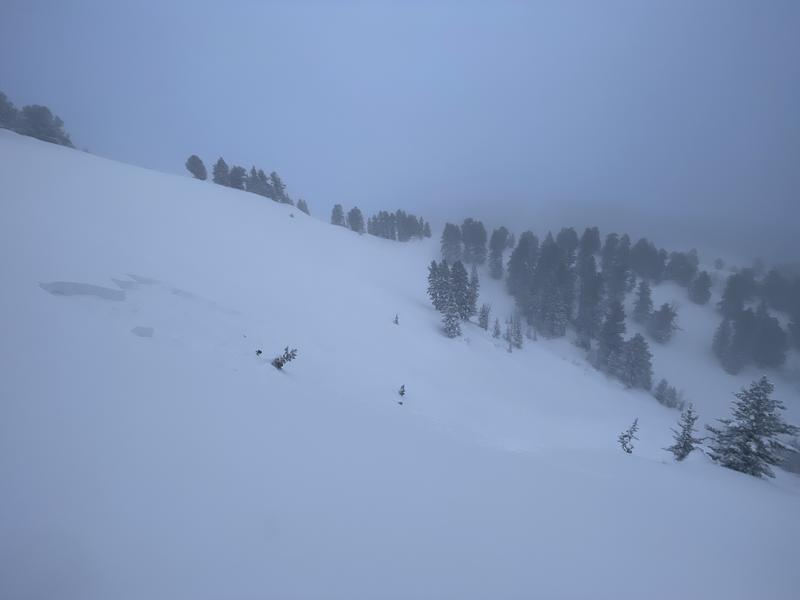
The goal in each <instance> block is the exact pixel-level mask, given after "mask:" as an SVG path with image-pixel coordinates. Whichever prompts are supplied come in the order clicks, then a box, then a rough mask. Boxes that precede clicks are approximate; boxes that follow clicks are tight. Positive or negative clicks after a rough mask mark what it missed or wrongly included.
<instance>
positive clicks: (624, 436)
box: [617, 417, 639, 454]
mask: <svg viewBox="0 0 800 600" xmlns="http://www.w3.org/2000/svg"><path fill="white" fill-rule="evenodd" d="M638 430H639V418H638V417H637V418H635V419H634V420H633V423H632V424H631V426H630V427H628V428H627V429H626V430H625V431H623V432H622V433H620V434H619V437H618V438H617V441H618V442H619V445H620V446H622V449H623V450H624V451H625V452H627V453H628V454H632V453H633V440H638V439H639V438H638V437H636V432H637V431H638Z"/></svg>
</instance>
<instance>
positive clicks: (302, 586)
mask: <svg viewBox="0 0 800 600" xmlns="http://www.w3.org/2000/svg"><path fill="white" fill-rule="evenodd" d="M0 199H1V200H2V218H0V244H2V260H1V261H0V281H1V282H2V293H0V319H2V331H0V598H3V599H6V598H7V599H28V598H36V599H39V598H42V599H44V598H58V599H59V600H64V599H81V600H90V599H97V600H111V599H114V600H122V599H132V600H133V599H137V600H138V599H147V600H154V599H162V598H163V599H170V600H174V599H264V598H279V599H284V598H312V599H316V598H320V599H326V598H337V599H360V598H363V599H377V600H380V599H395V598H396V599H416V598H426V599H438V598H442V599H444V598H447V599H450V598H452V599H472V598H474V599H507V598H508V599H511V598H519V599H531V598H592V599H602V598H615V599H617V598H648V599H654V598H665V599H666V598H669V599H674V598H683V599H686V598H704V599H707V598H720V599H731V598H743V599H780V598H798V597H800V569H798V568H797V549H798V544H799V543H800V478H798V477H797V476H795V475H791V474H788V473H786V472H784V471H780V470H778V471H777V478H776V479H775V480H769V481H766V480H758V479H754V478H752V477H749V476H746V475H742V474H739V473H735V472H732V471H729V470H726V469H723V468H720V467H718V466H716V465H714V464H712V463H711V462H709V461H708V459H706V458H705V457H704V456H703V455H701V454H699V453H695V454H693V455H692V456H690V458H689V459H688V460H687V461H686V462H685V463H683V464H676V463H674V462H672V460H671V455H670V454H668V453H667V452H665V451H663V450H662V448H664V447H665V446H667V445H669V443H670V442H671V434H670V427H673V426H675V423H676V422H677V419H678V412H677V411H673V410H668V409H666V408H664V407H662V406H661V405H659V404H658V403H657V402H656V401H655V400H654V399H653V398H651V397H650V396H648V395H647V394H644V393H640V392H632V391H627V390H625V389H624V388H623V387H622V386H621V385H620V384H619V383H617V382H615V381H612V380H610V379H608V378H606V377H605V376H604V375H602V374H600V373H598V372H596V371H594V370H593V369H592V368H590V367H589V366H588V365H587V364H586V362H585V361H584V359H583V354H582V353H581V351H579V350H578V349H577V348H575V347H573V346H572V345H571V344H570V342H569V341H568V340H558V341H543V340H540V341H538V342H526V346H525V348H524V349H523V350H522V351H519V352H514V353H513V354H508V353H507V352H506V351H505V349H504V348H503V347H502V346H500V345H499V344H496V343H495V341H494V340H493V339H492V338H491V335H489V334H487V333H486V332H484V331H482V330H481V329H479V328H478V327H477V326H476V325H467V326H466V327H465V329H464V332H465V335H464V337H462V338H459V339H456V340H450V339H447V338H446V337H444V335H442V333H441V332H440V329H439V316H438V314H437V313H436V312H435V311H434V310H433V308H432V307H431V306H430V305H429V302H428V300H427V297H426V294H425V288H426V276H427V265H428V263H429V262H430V260H431V259H432V258H437V259H438V253H437V249H438V232H434V238H433V240H429V241H426V242H410V243H406V244H401V243H396V242H390V241H386V240H382V239H378V238H374V237H370V236H366V235H364V236H359V235H356V234H354V233H352V232H350V231H347V230H345V229H343V228H338V227H334V226H331V225H329V224H327V223H326V222H325V220H326V217H327V215H317V216H318V218H309V217H307V216H306V215H304V214H302V213H300V212H299V211H297V210H296V209H293V208H292V207H291V206H286V205H279V204H276V203H273V202H271V201H269V200H267V199H265V198H262V197H260V196H256V195H253V194H248V193H244V192H239V191H235V190H231V189H227V188H223V187H220V186H216V185H213V184H211V183H209V182H200V181H194V180H191V179H188V178H186V177H180V176H174V175H166V174H161V173H157V172H153V171H148V170H145V169H141V168H136V167H132V166H129V165H125V164H120V163H116V162H113V161H109V160H105V159H101V158H98V157H95V156H92V155H89V154H85V153H82V152H79V151H75V150H69V149H66V148H62V147H59V146H54V145H49V144H46V143H43V142H39V141H36V140H33V139H30V138H23V137H20V136H17V135H15V134H12V133H10V132H7V131H0ZM387 208H389V207H387ZM391 208H394V207H391ZM311 209H312V212H313V211H314V206H313V205H312V206H311ZM292 215H293V217H292ZM423 216H425V215H423ZM462 216H464V217H465V216H468V215H462ZM532 225H535V224H532ZM565 225H569V223H565ZM516 233H519V231H517V232H516ZM537 233H539V234H541V233H544V232H537ZM603 233H605V232H603ZM630 233H631V234H634V235H635V233H636V232H630ZM705 258H709V257H705ZM481 275H482V284H483V288H482V298H481V301H490V302H491V303H492V304H493V307H494V309H493V310H494V311H495V313H496V314H498V315H499V316H500V317H501V320H502V319H503V318H504V317H505V316H506V315H507V314H508V311H509V310H510V307H511V302H510V299H509V298H508V297H507V296H506V295H505V294H504V292H503V291H502V286H501V284H499V283H495V282H490V281H489V280H488V277H486V276H485V271H482V272H481ZM670 294H674V295H675V297H676V298H679V299H680V308H679V311H680V312H679V319H680V320H681V322H680V324H681V327H682V328H683V329H682V330H681V331H679V332H678V333H677V335H676V337H675V339H674V340H673V341H672V342H671V343H670V345H669V346H666V347H655V345H653V346H654V347H653V350H654V353H655V358H654V366H655V372H656V377H660V376H661V375H667V377H668V378H669V379H670V380H671V382H672V383H674V384H676V385H677V386H678V387H679V388H682V389H684V391H685V392H686V395H687V398H688V399H689V400H691V401H693V402H694V404H695V407H696V408H697V410H698V412H699V413H700V415H701V418H702V419H703V420H705V421H706V422H709V421H711V420H712V419H714V418H716V417H722V416H727V412H728V406H729V404H730V401H731V400H732V399H733V396H732V393H733V392H735V391H737V390H738V389H739V388H740V387H741V386H742V385H744V384H746V383H748V382H749V381H750V380H752V379H754V378H755V377H756V376H757V375H758V373H757V372H756V371H749V372H747V373H745V374H743V375H741V376H740V377H731V376H729V375H727V374H725V373H724V372H723V371H722V370H721V369H720V368H719V367H718V366H717V365H716V364H714V362H713V360H712V358H711V357H710V352H709V349H708V346H709V345H710V340H711V332H713V329H714V327H715V326H716V324H717V322H718V318H717V317H716V316H715V314H714V312H713V309H712V308H711V307H697V306H694V305H691V304H690V303H689V302H688V301H685V300H683V298H684V297H685V296H684V295H685V290H679V289H678V288H672V287H670V286H666V285H663V286H659V287H657V288H656V290H655V299H656V300H658V301H663V299H664V298H665V297H669V296H670ZM715 300H716V299H715ZM715 300H712V302H713V301H715ZM395 314H397V315H399V321H400V324H399V325H394V324H393V322H392V320H393V318H394V316H395ZM493 318H494V315H493ZM630 333H631V328H630V327H629V334H630ZM287 345H288V346H290V347H296V348H297V349H298V351H299V356H298V358H297V360H295V361H293V362H291V363H289V364H288V365H287V366H286V368H285V369H284V370H283V371H282V372H281V371H278V370H276V369H275V368H273V367H272V366H270V365H269V360H270V359H271V358H272V357H273V356H275V355H276V354H277V353H279V352H280V351H282V350H283V348H284V347H285V346H287ZM257 349H262V350H263V351H264V354H263V356H262V357H256V354H255V351H256V350H257ZM791 361H794V362H793V365H794V366H790V367H788V368H787V369H786V371H785V374H783V375H780V374H774V373H771V374H769V375H770V376H771V377H772V379H773V381H774V383H775V386H776V396H778V397H780V398H781V399H782V400H783V401H784V402H785V403H786V404H787V406H788V407H789V410H788V411H787V414H786V416H787V418H788V419H789V420H790V421H792V422H795V423H798V422H800V418H798V417H800V411H799V410H798V408H800V406H799V405H800V401H799V400H798V396H799V395H800V393H799V392H798V383H797V372H796V364H797V362H796V361H797V356H796V355H793V356H792V357H791ZM791 376H794V377H795V379H794V380H792V379H791ZM401 385H405V386H406V390H407V395H406V396H405V403H404V405H403V406H400V405H398V403H397V400H398V398H399V397H398V395H397V390H398V389H399V387H400V386H401ZM634 417H639V423H640V426H641V429H640V432H639V437H640V438H641V441H639V442H637V443H636V445H635V450H634V454H632V455H626V454H625V453H623V452H622V451H621V449H620V447H619V446H618V444H617V440H616V438H617V435H618V434H619V432H620V431H622V430H623V429H625V428H626V427H628V425H630V423H631V421H632V420H633V419H634Z"/></svg>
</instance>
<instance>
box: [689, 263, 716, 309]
mask: <svg viewBox="0 0 800 600" xmlns="http://www.w3.org/2000/svg"><path fill="white" fill-rule="evenodd" d="M710 299H711V276H710V275H709V274H708V271H700V272H699V273H698V274H697V277H695V278H694V280H693V281H692V283H691V284H690V285H689V300H691V301H692V302H694V303H695V304H706V303H707V302H708V301H709V300H710Z"/></svg>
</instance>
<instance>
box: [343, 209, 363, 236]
mask: <svg viewBox="0 0 800 600" xmlns="http://www.w3.org/2000/svg"><path fill="white" fill-rule="evenodd" d="M347 226H348V227H349V228H350V229H352V230H353V231H355V232H356V233H364V215H363V214H362V213H361V210H360V209H359V208H358V207H357V206H354V207H353V208H351V209H350V210H349V211H348V212H347Z"/></svg>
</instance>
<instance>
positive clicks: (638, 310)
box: [633, 279, 653, 323]
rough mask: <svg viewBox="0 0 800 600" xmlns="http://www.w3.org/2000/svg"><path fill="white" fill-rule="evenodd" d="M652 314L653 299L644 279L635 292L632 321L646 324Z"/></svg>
mask: <svg viewBox="0 0 800 600" xmlns="http://www.w3.org/2000/svg"><path fill="white" fill-rule="evenodd" d="M652 314H653V299H652V297H651V293H650V284H649V283H648V281H647V280H646V279H642V280H641V281H640V282H639V288H638V289H637V290H636V303H635V304H634V305H633V320H634V321H636V322H637V323H647V322H648V321H649V320H650V317H651V316H652Z"/></svg>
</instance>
